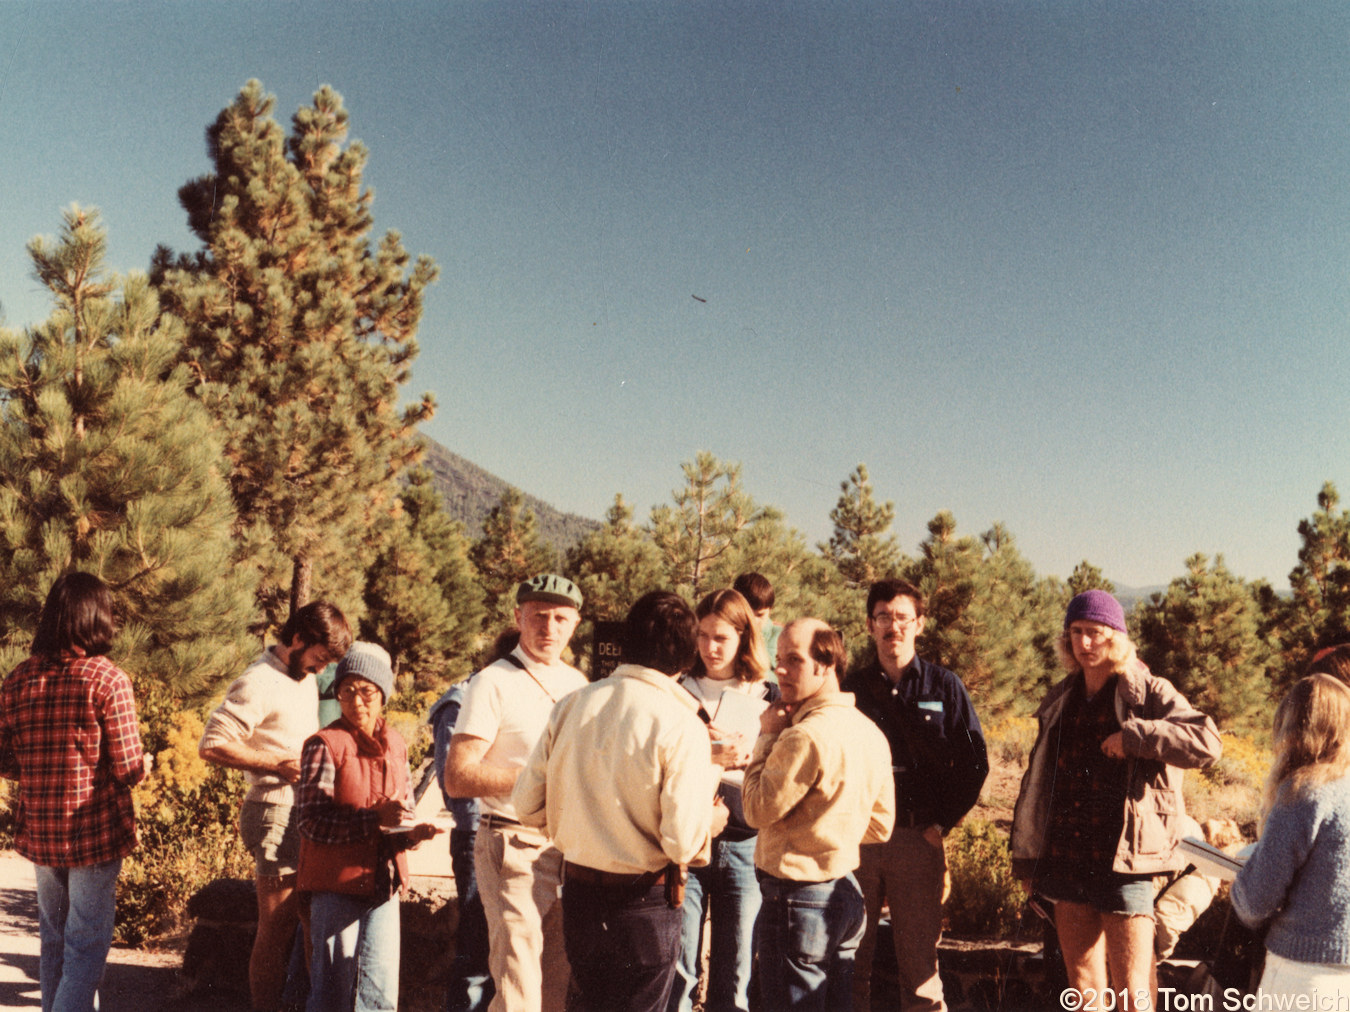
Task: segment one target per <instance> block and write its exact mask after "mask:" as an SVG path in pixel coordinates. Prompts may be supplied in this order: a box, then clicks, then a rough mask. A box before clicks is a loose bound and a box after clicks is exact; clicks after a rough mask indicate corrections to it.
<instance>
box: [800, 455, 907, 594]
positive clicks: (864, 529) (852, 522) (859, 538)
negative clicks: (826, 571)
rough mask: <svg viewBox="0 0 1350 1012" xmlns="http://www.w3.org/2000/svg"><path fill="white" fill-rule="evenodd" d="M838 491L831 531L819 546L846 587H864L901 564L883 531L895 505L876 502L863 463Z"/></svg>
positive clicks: (896, 570)
mask: <svg viewBox="0 0 1350 1012" xmlns="http://www.w3.org/2000/svg"><path fill="white" fill-rule="evenodd" d="M839 492H840V495H839V502H838V503H837V504H836V505H835V507H834V509H832V510H831V511H830V520H831V522H832V523H833V524H834V533H833V534H832V535H830V541H829V543H828V544H825V545H820V546H819V548H820V551H821V554H822V555H823V556H824V557H825V559H826V560H827V561H829V562H831V563H833V564H834V566H835V568H837V569H838V570H839V575H840V576H842V577H843V579H844V582H845V583H846V584H847V585H848V586H849V587H851V588H853V589H855V590H856V589H859V588H861V589H863V590H866V589H867V588H868V587H870V586H871V585H872V584H873V583H875V582H876V581H877V580H880V579H884V578H886V577H893V576H895V575H896V574H897V573H899V572H900V571H901V569H902V568H903V567H904V564H905V559H904V557H903V556H902V555H901V554H900V548H899V546H898V545H896V543H895V538H894V537H892V536H890V535H888V534H887V531H889V530H890V528H891V523H892V522H893V521H894V520H895V504H894V503H891V502H885V503H881V504H878V503H877V501H876V499H875V497H874V496H873V494H872V480H871V478H869V477H868V474H867V465H865V464H859V465H858V466H857V467H856V468H854V469H853V473H852V474H850V475H849V476H848V478H846V479H845V480H844V481H842V482H840V483H839Z"/></svg>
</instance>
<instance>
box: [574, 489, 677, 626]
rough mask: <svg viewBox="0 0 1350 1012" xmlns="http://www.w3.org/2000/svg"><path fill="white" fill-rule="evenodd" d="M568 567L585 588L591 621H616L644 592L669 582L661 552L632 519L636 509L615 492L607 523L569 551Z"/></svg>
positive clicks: (584, 614)
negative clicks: (666, 577) (662, 562)
mask: <svg viewBox="0 0 1350 1012" xmlns="http://www.w3.org/2000/svg"><path fill="white" fill-rule="evenodd" d="M564 572H566V574H567V575H568V577H570V578H571V579H572V580H574V581H576V584H577V587H578V588H580V590H581V594H582V597H583V598H584V601H585V603H584V604H583V605H582V608H581V615H582V618H583V619H587V620H590V621H594V620H597V619H598V620H601V621H609V622H617V621H619V620H621V619H622V618H623V617H624V616H625V615H627V614H628V609H629V608H631V607H632V606H633V602H635V601H636V600H637V599H638V598H639V597H641V596H642V595H643V594H645V593H646V592H647V591H649V590H657V589H659V588H661V587H662V586H664V584H665V571H664V569H663V567H662V565H661V553H660V552H659V551H658V550H657V548H656V545H655V544H654V543H653V542H652V539H651V536H650V535H649V534H648V533H647V532H646V531H643V530H640V529H638V528H637V527H636V526H635V525H634V524H633V508H632V507H631V506H629V505H628V503H626V502H624V498H623V496H622V495H616V496H615V497H614V505H612V506H610V508H609V511H608V512H607V513H606V514H605V523H604V525H603V526H602V527H600V528H598V529H596V530H594V531H591V532H590V533H589V534H587V535H586V536H585V537H584V538H582V539H581V540H580V541H578V542H577V543H576V544H575V545H574V546H573V547H572V549H571V551H569V552H568V553H567V564H566V566H565V567H564Z"/></svg>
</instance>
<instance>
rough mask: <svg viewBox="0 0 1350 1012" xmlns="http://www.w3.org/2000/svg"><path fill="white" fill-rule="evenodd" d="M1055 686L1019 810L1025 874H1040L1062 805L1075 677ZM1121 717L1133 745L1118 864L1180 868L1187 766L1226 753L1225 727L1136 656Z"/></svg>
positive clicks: (1016, 846)
mask: <svg viewBox="0 0 1350 1012" xmlns="http://www.w3.org/2000/svg"><path fill="white" fill-rule="evenodd" d="M1081 677H1082V675H1080V674H1075V675H1070V676H1069V677H1068V678H1065V679H1064V680H1063V681H1061V682H1059V683H1058V684H1057V685H1055V686H1054V687H1053V688H1052V689H1051V690H1050V691H1049V692H1048V693H1047V694H1046V697H1045V700H1044V702H1042V703H1041V706H1040V709H1039V710H1037V711H1036V717H1037V720H1038V721H1039V722H1040V730H1039V732H1038V733H1037V735H1036V744H1035V745H1034V746H1032V749H1031V758H1030V760H1029V762H1028V763H1027V771H1026V773H1025V774H1024V775H1023V776H1022V787H1021V789H1020V790H1019V791H1018V794H1017V805H1016V807H1015V808H1014V809H1013V825H1012V840H1011V845H1012V862H1013V873H1014V874H1015V875H1017V876H1018V877H1019V878H1034V877H1035V875H1036V873H1037V868H1036V865H1037V862H1038V861H1039V860H1040V858H1041V857H1042V855H1043V854H1044V853H1045V846H1046V840H1047V836H1048V830H1049V826H1050V813H1051V810H1052V807H1053V804H1054V781H1055V761H1056V759H1057V757H1058V752H1059V731H1060V718H1061V717H1062V716H1063V714H1064V705H1065V700H1066V698H1067V697H1068V693H1069V689H1070V688H1072V686H1073V684H1074V679H1076V678H1081ZM1116 718H1117V719H1118V720H1119V721H1120V731H1121V737H1122V739H1123V745H1124V748H1125V755H1126V757H1127V758H1126V760H1125V763H1124V767H1125V776H1126V778H1127V781H1126V782H1127V788H1126V792H1125V793H1126V799H1125V826H1124V829H1123V830H1122V831H1121V834H1120V842H1119V843H1118V844H1117V846H1116V854H1115V857H1114V859H1113V860H1112V863H1111V867H1112V869H1113V870H1114V871H1117V872H1120V873H1122V874H1127V875H1152V874H1156V873H1158V872H1163V871H1175V870H1176V869H1178V868H1180V867H1181V866H1182V864H1183V862H1182V861H1180V860H1179V859H1178V855H1177V852H1176V847H1177V844H1178V843H1179V842H1180V840H1181V836H1182V819H1183V817H1184V815H1185V814H1186V805H1185V802H1184V801H1183V800H1182V796H1181V781H1182V771H1183V770H1185V769H1199V768H1200V767H1202V766H1208V765H1209V764H1210V763H1212V762H1213V761H1214V760H1215V759H1218V758H1219V756H1220V755H1221V754H1222V753H1223V744H1222V742H1220V740H1219V732H1218V729H1217V728H1216V727H1215V726H1214V721H1213V720H1211V719H1210V718H1209V717H1206V716H1205V715H1204V714H1203V713H1201V712H1200V711H1199V710H1197V709H1195V707H1193V706H1191V704H1190V703H1188V702H1187V701H1186V697H1185V696H1183V695H1182V694H1181V693H1180V692H1178V691H1177V690H1176V689H1175V688H1174V687H1173V685H1172V683H1171V682H1169V681H1167V680H1166V679H1163V678H1158V677H1156V676H1154V675H1153V674H1152V673H1150V672H1149V670H1148V667H1147V666H1146V665H1145V664H1144V663H1143V662H1142V661H1135V662H1133V664H1132V665H1131V666H1130V667H1129V668H1128V669H1127V670H1126V671H1124V672H1122V673H1121V675H1120V677H1119V678H1118V679H1117V680H1116Z"/></svg>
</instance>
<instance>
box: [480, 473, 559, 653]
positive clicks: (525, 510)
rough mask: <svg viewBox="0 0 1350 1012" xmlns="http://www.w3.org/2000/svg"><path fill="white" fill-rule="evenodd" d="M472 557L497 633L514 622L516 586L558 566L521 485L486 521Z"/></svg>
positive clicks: (488, 624) (489, 627)
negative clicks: (541, 536)
mask: <svg viewBox="0 0 1350 1012" xmlns="http://www.w3.org/2000/svg"><path fill="white" fill-rule="evenodd" d="M469 558H470V559H471V560H472V562H473V565H474V569H476V570H477V572H478V581H479V585H480V586H481V587H482V589H483V603H484V606H485V608H486V617H485V626H484V628H485V629H486V631H487V632H488V633H493V634H495V633H496V632H499V631H500V630H502V629H505V628H507V627H508V626H510V625H512V624H513V623H514V614H513V613H514V610H515V606H516V588H517V587H518V586H519V585H520V583H521V581H522V580H528V579H529V578H530V577H531V576H534V575H535V574H536V573H548V572H552V571H554V570H556V569H557V568H558V561H557V555H556V553H555V552H554V550H553V548H552V547H551V546H549V545H547V544H545V542H544V541H543V539H542V538H540V536H539V525H538V522H537V521H536V519H535V516H534V510H532V509H530V508H529V507H528V506H526V505H525V497H524V496H523V495H522V494H521V492H520V489H517V488H508V489H507V490H506V491H505V492H503V493H502V497H501V499H500V500H498V502H497V505H496V506H494V507H492V510H491V512H490V513H488V515H487V519H486V520H484V521H483V536H482V537H481V538H479V539H478V540H477V541H475V542H474V544H473V547H472V548H471V549H470V550H469Z"/></svg>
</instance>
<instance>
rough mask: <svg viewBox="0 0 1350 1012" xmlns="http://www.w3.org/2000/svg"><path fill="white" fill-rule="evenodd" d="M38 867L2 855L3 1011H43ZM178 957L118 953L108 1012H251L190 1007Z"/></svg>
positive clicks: (111, 963)
mask: <svg viewBox="0 0 1350 1012" xmlns="http://www.w3.org/2000/svg"><path fill="white" fill-rule="evenodd" d="M36 888H37V887H36V884H35V882H34V879H33V866H32V865H31V864H29V863H28V862H27V861H25V860H24V859H23V858H21V857H19V856H18V855H17V854H15V853H14V852H13V851H0V1009H40V1008H41V1007H42V1003H41V1001H40V996H39V994H38V928H37V891H36ZM181 963H182V959H181V957H180V956H179V955H178V954H177V953H172V952H170V953H157V952H139V951H137V950H134V949H122V948H114V949H113V950H112V953H111V954H110V955H109V956H108V973H107V976H106V977H105V978H104V984H103V988H102V989H101V990H100V992H99V1004H100V1007H101V1008H102V1010H103V1012H179V1010H182V1012H186V1010H187V1009H189V1008H191V1009H198V1010H204V1009H205V1008H210V1009H211V1010H212V1012H235V1009H236V1008H239V1009H240V1012H246V1009H247V1007H246V1006H243V1007H238V1006H229V1005H223V1004H221V1005H212V1004H210V1003H209V1002H208V1003H206V1004H203V1003H202V1002H201V1001H199V1000H193V1001H192V1002H190V1003H186V1002H185V1001H184V999H183V996H182V995H180V993H179V992H180V990H181V988H180V987H179V981H178V967H179V965H180V964H181Z"/></svg>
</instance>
